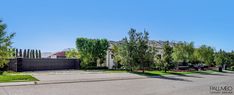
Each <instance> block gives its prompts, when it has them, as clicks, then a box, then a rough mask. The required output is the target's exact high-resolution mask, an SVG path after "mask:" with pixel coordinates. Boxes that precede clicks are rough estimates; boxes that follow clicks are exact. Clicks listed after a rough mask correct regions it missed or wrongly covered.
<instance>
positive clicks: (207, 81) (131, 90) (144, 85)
mask: <svg viewBox="0 0 234 95" xmlns="http://www.w3.org/2000/svg"><path fill="white" fill-rule="evenodd" d="M211 86H212V87H223V86H228V87H231V88H232V89H231V92H232V93H230V91H229V93H226V94H217V93H216V94H214V93H212V92H211V90H210V87H211ZM0 95H234V74H230V73H226V74H203V75H187V76H175V75H173V76H166V77H161V78H159V77H155V78H146V79H131V80H115V81H99V82H78V83H61V84H43V85H27V86H8V87H0Z"/></svg>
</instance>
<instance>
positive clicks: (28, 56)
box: [26, 49, 30, 58]
mask: <svg viewBox="0 0 234 95" xmlns="http://www.w3.org/2000/svg"><path fill="white" fill-rule="evenodd" d="M26 58H30V49H28V50H27V57H26Z"/></svg>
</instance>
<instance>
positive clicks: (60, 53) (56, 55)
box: [48, 51, 66, 58]
mask: <svg viewBox="0 0 234 95" xmlns="http://www.w3.org/2000/svg"><path fill="white" fill-rule="evenodd" d="M48 58H66V55H65V51H60V52H56V53H54V54H52V55H50V56H48Z"/></svg>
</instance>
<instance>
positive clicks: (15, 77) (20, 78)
mask: <svg viewBox="0 0 234 95" xmlns="http://www.w3.org/2000/svg"><path fill="white" fill-rule="evenodd" d="M28 81H38V79H36V78H34V77H32V76H31V75H24V74H21V73H16V72H3V74H2V75H0V83H2V82H28Z"/></svg>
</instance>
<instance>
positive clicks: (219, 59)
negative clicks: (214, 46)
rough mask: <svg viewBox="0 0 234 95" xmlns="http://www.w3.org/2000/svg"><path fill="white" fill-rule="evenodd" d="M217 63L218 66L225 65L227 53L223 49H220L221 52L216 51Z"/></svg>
mask: <svg viewBox="0 0 234 95" xmlns="http://www.w3.org/2000/svg"><path fill="white" fill-rule="evenodd" d="M214 61H215V64H216V65H218V66H223V64H224V61H225V54H224V51H223V50H221V49H220V50H219V52H217V53H215V57H214Z"/></svg>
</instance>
